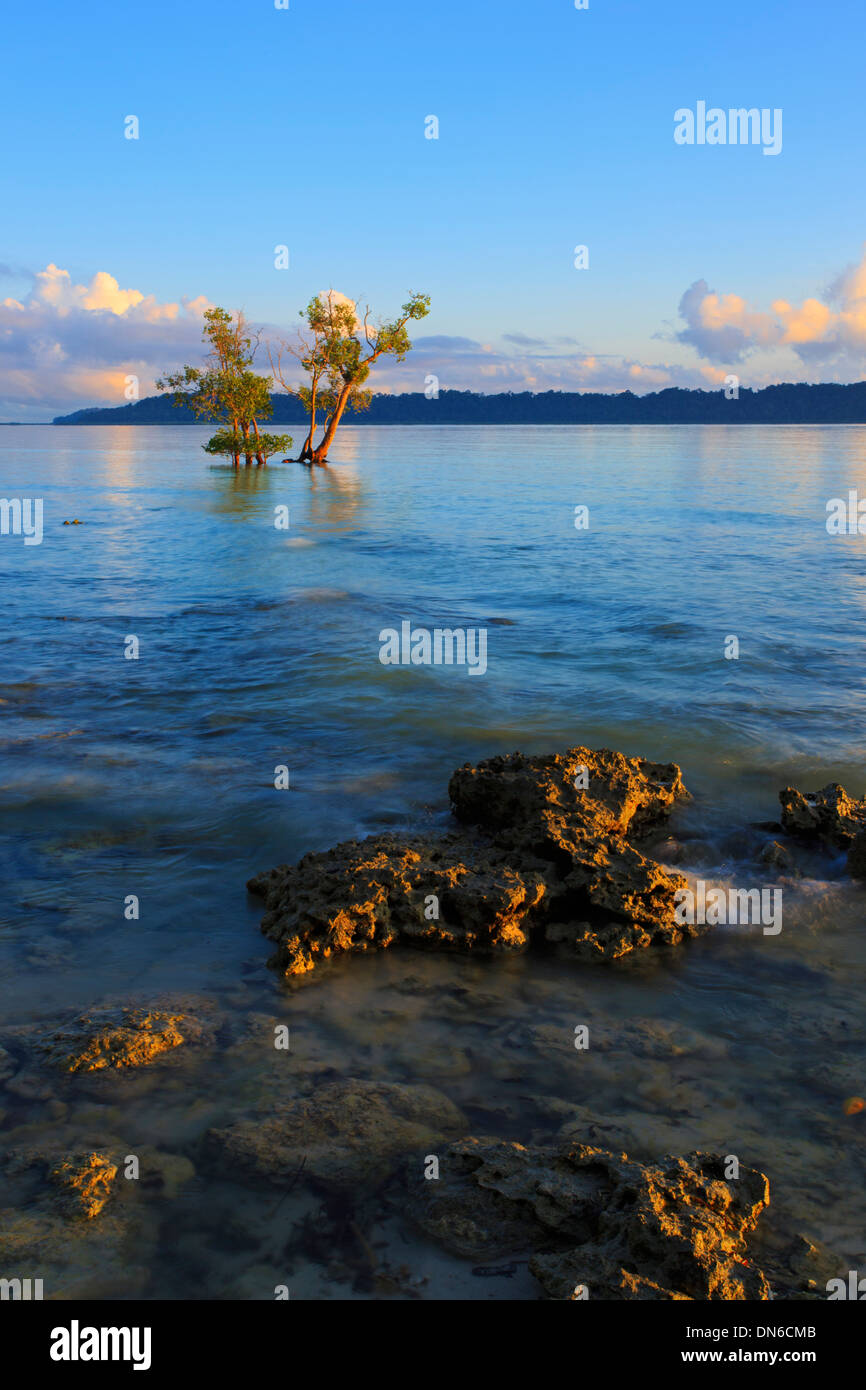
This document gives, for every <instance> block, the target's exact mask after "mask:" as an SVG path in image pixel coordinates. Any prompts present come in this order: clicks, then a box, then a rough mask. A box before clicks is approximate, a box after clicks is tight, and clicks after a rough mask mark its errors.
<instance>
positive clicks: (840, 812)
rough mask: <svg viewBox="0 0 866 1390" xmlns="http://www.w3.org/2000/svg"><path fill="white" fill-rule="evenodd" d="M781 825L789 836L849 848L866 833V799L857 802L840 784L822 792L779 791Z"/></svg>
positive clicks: (833, 783) (793, 789) (788, 788)
mask: <svg viewBox="0 0 866 1390" xmlns="http://www.w3.org/2000/svg"><path fill="white" fill-rule="evenodd" d="M779 801H780V802H781V804H782V826H783V827H784V829H785V830H787V832H788V834H789V835H800V836H802V837H804V838H808V839H820V840H823V841H824V842H825V844H827V845H828V846H830V847H831V848H834V849H847V848H848V847H849V846H850V845H851V842H852V841H853V840H854V838H855V837H856V836H857V835H859V834H860V833H861V832H866V800H863V801H855V800H853V798H852V797H850V796H849V795H848V793H847V792H846V791H845V788H844V787H840V786H839V783H838V782H831V783H830V784H829V785H828V786H826V787H823V788H822V790H821V791H819V792H807V793H803V792H800V791H797V789H796V788H795V787H785V789H784V790H783V791H780V792H779Z"/></svg>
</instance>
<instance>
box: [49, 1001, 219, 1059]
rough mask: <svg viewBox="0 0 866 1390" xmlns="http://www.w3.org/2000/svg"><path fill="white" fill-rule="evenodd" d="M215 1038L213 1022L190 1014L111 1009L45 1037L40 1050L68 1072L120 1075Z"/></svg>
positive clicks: (123, 1007)
mask: <svg viewBox="0 0 866 1390" xmlns="http://www.w3.org/2000/svg"><path fill="white" fill-rule="evenodd" d="M29 1031H30V1032H31V1033H32V1031H33V1027H32V1025H30V1026H29ZM40 1031H41V1030H40ZM213 1034H214V1026H213V1022H212V1021H211V1020H209V1019H203V1018H196V1017H193V1016H192V1015H190V1014H187V1013H184V1012H174V1011H171V1010H169V1009H160V1008H151V1009H148V1008H138V1007H132V1006H130V1005H125V1004H123V1005H105V1006H100V1007H98V1008H94V1009H90V1010H88V1012H87V1013H86V1014H80V1015H78V1016H76V1017H72V1018H69V1019H67V1020H66V1021H64V1022H63V1023H61V1024H59V1025H58V1026H57V1027H56V1028H54V1029H53V1030H51V1031H50V1032H48V1033H46V1034H44V1035H43V1036H40V1037H39V1038H38V1041H37V1042H36V1048H37V1050H38V1051H39V1052H40V1053H41V1054H42V1056H43V1057H44V1058H45V1059H46V1060H47V1061H48V1062H49V1063H51V1064H52V1065H54V1066H57V1067H59V1068H60V1069H62V1070H63V1071H67V1072H96V1071H104V1070H106V1069H109V1070H115V1071H116V1070H122V1069H124V1068H127V1067H146V1066H149V1065H150V1063H151V1062H153V1061H155V1060H156V1059H157V1058H158V1057H161V1056H162V1055H163V1054H165V1053H167V1052H171V1051H172V1050H173V1049H174V1048H177V1047H180V1046H181V1045H182V1044H184V1043H191V1042H205V1041H210V1040H211V1039H212V1037H213Z"/></svg>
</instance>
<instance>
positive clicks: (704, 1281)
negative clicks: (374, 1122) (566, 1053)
mask: <svg viewBox="0 0 866 1390" xmlns="http://www.w3.org/2000/svg"><path fill="white" fill-rule="evenodd" d="M725 1167H726V1160H725V1159H724V1158H723V1157H722V1156H721V1155H718V1154H708V1153H699V1152H696V1153H690V1154H688V1155H686V1156H685V1157H666V1158H663V1159H662V1160H661V1161H660V1162H658V1163H647V1164H644V1163H638V1162H635V1161H633V1160H631V1159H629V1158H628V1157H627V1156H626V1155H625V1154H619V1155H617V1154H614V1153H611V1152H607V1151H605V1150H603V1149H600V1148H594V1147H590V1146H588V1145H585V1144H580V1143H570V1142H569V1143H560V1144H558V1145H554V1146H549V1147H541V1148H532V1149H529V1148H525V1147H524V1146H523V1145H521V1144H517V1143H513V1142H507V1141H504V1140H496V1139H474V1138H472V1139H463V1140H460V1141H458V1142H457V1143H455V1144H452V1145H451V1146H450V1147H449V1148H448V1149H447V1150H446V1152H445V1153H444V1155H443V1156H442V1160H441V1169H440V1178H439V1180H437V1181H430V1182H427V1183H425V1185H424V1188H423V1190H422V1191H421V1192H420V1194H417V1195H416V1196H415V1197H414V1199H413V1200H412V1201H411V1202H410V1214H411V1216H412V1219H413V1220H414V1221H415V1222H416V1223H417V1224H418V1225H419V1226H420V1227H421V1229H422V1230H423V1231H424V1232H425V1233H426V1234H427V1235H428V1236H429V1237H430V1238H432V1239H433V1240H435V1241H437V1242H439V1243H440V1244H442V1245H444V1246H445V1247H446V1248H447V1249H449V1250H451V1251H452V1252H454V1253H455V1254H458V1255H463V1256H465V1257H472V1258H479V1257H483V1258H484V1259H485V1260H491V1259H503V1258H506V1257H510V1258H512V1259H514V1258H515V1257H517V1258H519V1257H521V1256H527V1255H528V1256H529V1268H530V1271H531V1272H532V1274H534V1276H535V1278H536V1279H537V1280H538V1281H539V1283H540V1285H541V1287H542V1289H543V1291H544V1293H545V1294H546V1295H547V1296H548V1297H550V1298H554V1299H573V1298H575V1297H579V1296H580V1294H579V1292H578V1291H579V1290H580V1289H581V1287H583V1288H585V1289H586V1290H587V1292H588V1296H589V1297H590V1298H602V1299H615V1300H627V1299H657V1300H658V1299H662V1300H665V1299H700V1300H715V1299H720V1300H742V1299H769V1298H771V1297H773V1296H782V1297H810V1296H814V1297H818V1296H819V1292H818V1285H817V1283H816V1282H815V1279H814V1277H812V1276H813V1274H816V1273H817V1272H818V1268H819V1265H820V1260H819V1259H818V1258H817V1253H818V1252H816V1251H815V1250H814V1248H813V1247H811V1246H809V1245H808V1242H805V1241H800V1242H799V1246H800V1247H801V1248H799V1249H796V1250H794V1253H793V1255H792V1253H791V1249H789V1248H787V1247H786V1249H785V1252H784V1254H785V1257H786V1258H787V1263H785V1260H784V1259H783V1258H782V1257H781V1256H779V1255H776V1256H773V1257H771V1259H772V1264H771V1268H770V1269H769V1270H765V1269H763V1268H761V1267H760V1265H759V1264H758V1263H757V1261H756V1259H755V1256H754V1253H753V1250H752V1239H753V1233H754V1231H755V1227H756V1226H757V1223H758V1220H759V1218H760V1216H761V1214H762V1212H763V1211H764V1210H765V1208H766V1207H767V1206H768V1204H769V1200H770V1193H769V1183H768V1180H767V1178H766V1177H765V1176H764V1174H763V1173H760V1172H758V1171H756V1170H755V1169H750V1168H746V1167H744V1166H741V1167H740V1169H739V1176H738V1177H737V1178H736V1179H726V1177H725ZM810 1255H811V1256H814V1257H816V1258H814V1259H812V1261H811V1265H812V1266H813V1267H812V1268H810V1260H809V1256H810ZM798 1264H799V1266H800V1267H799V1268H795V1267H796V1266H797V1265H798Z"/></svg>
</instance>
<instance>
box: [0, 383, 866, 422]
mask: <svg viewBox="0 0 866 1390" xmlns="http://www.w3.org/2000/svg"><path fill="white" fill-rule="evenodd" d="M733 389H734V390H736V396H733V395H730V393H728V394H726V392H725V390H723V389H722V388H721V387H720V388H719V389H717V390H714V391H689V390H684V389H683V388H682V387H671V388H669V389H667V390H664V391H653V392H649V393H648V394H647V395H644V396H637V395H635V394H634V393H633V392H631V391H623V392H619V393H617V394H612V395H604V394H601V393H598V392H595V393H590V392H571V391H544V392H539V393H537V394H534V393H532V392H529V391H523V392H499V393H497V394H493V395H480V394H477V393H475V392H472V391H444V390H443V391H440V392H439V393H438V395H437V396H436V397H433V398H430V399H428V398H427V396H426V395H425V394H424V393H423V392H420V391H418V392H405V393H404V394H402V395H388V394H384V393H381V394H378V395H374V396H373V399H372V401H371V404H370V408H369V410H368V411H364V412H363V413H359V414H357V415H356V414H352V415H348V416H347V417H346V421H345V423H346V424H347V425H349V424H352V425H457V426H462V427H466V426H470V425H732V424H736V425H741V424H751V425H864V424H866V381H858V382H852V383H850V384H848V385H838V384H836V383H831V382H828V383H819V384H817V385H807V384H805V383H799V384H792V383H789V384H782V385H779V386H765V387H763V388H761V389H760V390H757V391H753V390H751V389H750V388H748V387H742V386H735V387H734V388H733ZM729 391H730V388H729ZM271 402H272V406H273V414H272V416H271V419H270V421H269V424H270V425H273V426H284V425H285V426H290V427H291V426H293V425H294V426H296V427H298V428H300V427H302V426H304V425H305V424H306V423H307V416H306V414H305V412H304V409H303V406H302V405H301V403H300V401H298V400H297V399H296V398H295V397H293V396H287V395H285V394H283V393H279V394H275V395H273V396H272V397H271ZM10 423H19V422H10ZM21 423H23V422H21ZM45 423H48V422H47V421H46V422H45ZM196 423H201V422H199V421H196V419H195V418H194V416H193V415H192V414H191V412H190V411H188V410H186V409H184V408H183V407H176V406H174V405H173V404H172V399H171V397H170V396H148V397H146V398H145V399H144V400H141V401H134V402H130V403H129V404H128V405H122V406H113V407H104V408H101V407H95V408H92V409H85V410H76V411H74V412H73V413H72V414H70V415H58V416H55V417H54V419H53V420H52V421H51V424H53V425H184V424H189V425H193V424H196Z"/></svg>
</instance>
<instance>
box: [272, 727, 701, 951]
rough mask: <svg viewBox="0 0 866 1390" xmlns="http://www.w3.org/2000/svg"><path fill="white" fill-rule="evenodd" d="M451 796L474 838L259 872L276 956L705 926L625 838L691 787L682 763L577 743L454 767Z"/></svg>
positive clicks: (615, 938)
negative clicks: (681, 906) (563, 749)
mask: <svg viewBox="0 0 866 1390" xmlns="http://www.w3.org/2000/svg"><path fill="white" fill-rule="evenodd" d="M449 792H450V795H451V798H452V801H453V803H454V810H455V814H456V816H457V817H458V819H459V820H461V821H462V822H464V824H466V825H469V826H472V827H474V828H475V833H474V834H472V833H470V832H469V831H466V832H464V833H460V834H451V835H446V836H442V837H439V838H435V837H433V836H416V837H414V838H412V839H410V840H405V839H400V838H399V837H397V836H395V835H390V834H388V835H379V836H373V837H371V838H370V839H367V840H364V841H361V842H358V841H354V840H353V841H350V842H348V843H346V844H341V845H337V846H336V847H335V848H334V849H332V850H328V851H327V852H325V853H323V854H308V855H306V856H305V857H304V858H303V859H302V860H301V861H300V862H299V863H298V864H297V865H295V866H294V867H293V866H290V865H283V866H281V867H280V868H277V869H273V870H271V871H270V873H265V874H261V875H259V876H258V877H256V878H253V879H251V880H250V881H249V884H248V887H249V889H250V891H251V892H253V893H257V894H259V895H260V896H261V897H263V898H264V900H265V915H264V918H263V921H262V931H263V932H264V933H265V934H266V935H267V936H269V937H271V938H272V939H273V940H275V941H276V942H277V951H276V953H275V955H274V956H273V957H272V960H271V964H272V965H275V966H276V967H277V968H279V969H280V970H282V971H283V973H284V974H286V975H299V974H304V973H306V972H307V971H309V970H312V969H313V968H314V967H315V966H316V964H317V963H318V962H319V961H321V960H323V959H326V958H327V957H329V956H331V955H333V954H335V953H337V952H341V951H367V950H375V949H379V948H382V947H386V946H390V945H392V944H393V943H394V942H395V941H397V940H404V941H413V942H416V943H418V944H421V945H434V946H444V947H450V948H453V949H458V950H464V951H475V952H485V953H491V952H502V951H521V950H524V949H526V947H527V946H528V945H529V943H530V937H531V934H532V932H533V931H538V933H539V935H544V936H545V937H546V939H547V940H548V941H550V942H559V943H565V944H567V945H568V946H569V947H570V948H571V950H572V951H574V952H575V954H577V955H578V956H582V957H586V958H596V957H610V958H615V957H618V956H621V955H624V954H625V953H626V952H628V951H631V950H634V949H635V948H637V947H646V946H650V945H653V944H662V943H664V944H676V943H677V942H679V941H681V940H682V939H683V938H684V937H685V936H691V935H696V934H697V932H698V931H699V930H700V927H696V926H691V925H687V924H684V923H680V922H677V921H676V920H675V915H674V907H675V893H676V891H677V889H678V888H683V887H685V880H684V879H682V878H680V877H679V876H678V875H673V874H671V873H669V872H668V871H667V870H666V869H664V868H662V866H661V865H660V864H658V863H656V862H655V861H653V860H651V859H648V858H646V857H645V856H644V855H643V854H641V853H640V851H639V850H638V849H636V848H635V847H634V845H632V844H630V843H629V842H628V840H627V839H626V836H627V835H633V836H637V835H640V834H641V833H643V832H644V831H645V830H647V829H648V828H650V827H651V826H652V825H654V824H655V823H656V822H658V821H659V820H661V819H662V818H664V817H665V816H666V815H667V814H668V813H669V811H670V809H671V807H672V806H673V805H674V803H675V802H676V800H677V799H678V798H681V797H683V796H685V795H687V793H686V791H685V788H684V787H683V783H682V778H681V776H680V771H679V768H678V767H676V766H675V765H674V764H672V763H669V764H658V763H649V762H646V761H645V760H643V759H640V758H625V757H624V756H623V755H622V754H621V753H614V752H611V751H610V750H609V749H601V750H600V751H598V752H594V751H593V750H591V749H589V748H581V747H578V748H572V749H570V750H569V751H568V752H567V753H556V754H550V755H547V756H544V757H535V758H530V757H524V755H523V754H520V753H514V754H511V755H510V756H508V757H497V758H491V759H490V760H488V761H487V762H482V763H480V764H479V765H478V766H477V767H472V766H470V765H469V764H467V765H466V766H465V767H463V768H460V769H458V771H457V772H455V773H454V775H453V776H452V778H451V782H450V784H449ZM434 905H435V906H434Z"/></svg>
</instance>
